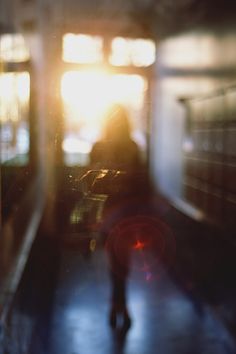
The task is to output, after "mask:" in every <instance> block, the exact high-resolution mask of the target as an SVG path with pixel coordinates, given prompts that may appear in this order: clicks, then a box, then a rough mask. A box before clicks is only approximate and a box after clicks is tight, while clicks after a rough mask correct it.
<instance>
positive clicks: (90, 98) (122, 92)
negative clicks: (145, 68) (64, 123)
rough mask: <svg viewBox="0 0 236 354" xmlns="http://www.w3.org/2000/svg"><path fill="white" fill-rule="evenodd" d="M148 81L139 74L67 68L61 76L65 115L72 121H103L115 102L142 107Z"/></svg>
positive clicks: (137, 107) (95, 122) (135, 107)
mask: <svg viewBox="0 0 236 354" xmlns="http://www.w3.org/2000/svg"><path fill="white" fill-rule="evenodd" d="M145 90H146V82H145V80H144V78H142V77H141V76H138V75H109V74H108V73H107V72H105V71H68V72H66V73H64V75H63V76H62V80H61V95H62V98H63V102H64V106H65V116H66V119H67V120H69V121H74V122H83V123H84V122H87V123H88V122H92V123H93V124H95V125H96V124H97V123H98V124H100V123H101V121H100V120H101V118H102V116H103V114H104V112H105V111H106V110H107V108H108V107H109V106H110V105H112V104H114V103H117V102H119V103H122V104H126V105H131V106H132V107H133V108H134V109H139V108H140V107H141V106H142V104H143V99H144V92H145Z"/></svg>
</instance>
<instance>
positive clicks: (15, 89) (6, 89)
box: [0, 72, 30, 165]
mask: <svg viewBox="0 0 236 354" xmlns="http://www.w3.org/2000/svg"><path fill="white" fill-rule="evenodd" d="M29 92H30V75H29V73H28V72H22V73H4V74H1V75H0V145H1V149H0V162H1V163H7V164H12V165H25V164H26V163H28V158H29V156H28V153H29V121H28V118H29V117H28V114H29Z"/></svg>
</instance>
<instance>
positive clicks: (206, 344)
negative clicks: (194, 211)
mask: <svg viewBox="0 0 236 354" xmlns="http://www.w3.org/2000/svg"><path fill="white" fill-rule="evenodd" d="M75 210H76V208H75ZM161 210H162V211H163V210H164V213H165V215H166V219H169V222H171V223H172V224H173V223H175V228H176V231H177V228H178V227H177V224H178V223H177V222H176V221H178V222H179V217H178V216H176V215H175V216H174V217H173V215H170V213H169V214H168V210H167V209H166V208H161ZM139 211H140V210H139ZM62 214H63V213H62ZM69 214H70V215H72V216H73V218H70V220H72V219H73V220H77V221H78V220H81V216H80V214H78V213H77V212H76V213H74V214H73V212H72V214H71V213H69ZM69 214H68V215H69ZM167 214H168V215H167ZM73 220H72V221H73ZM77 221H76V222H77ZM136 221H137V220H136ZM149 221H151V223H152V222H153V219H152V218H151V219H148V222H149ZM72 224H73V223H72ZM179 224H180V227H179V232H180V234H181V235H184V229H185V230H188V232H187V233H188V235H187V236H188V239H190V235H191V232H192V233H193V231H194V227H193V229H192V230H190V228H189V227H190V225H187V224H186V225H184V224H183V222H182V221H181V222H179ZM137 225H138V227H139V230H140V229H143V230H147V229H148V230H149V234H152V233H155V227H156V224H155V222H154V226H153V224H152V225H151V226H150V225H149V226H148V225H147V224H146V219H142V218H141V219H140V218H139V219H138V221H137V223H136V226H135V229H134V231H135V230H137ZM74 226H75V225H71V229H70V233H68V234H67V235H66V234H65V231H66V232H67V231H69V229H68V228H64V229H63V233H64V234H63V237H62V238H60V237H58V235H56V236H57V238H56V239H55V234H54V235H45V234H42V232H41V233H40V232H39V237H38V239H37V240H36V242H35V244H34V246H33V249H32V253H31V256H30V258H29V261H28V264H27V267H26V271H25V273H24V277H23V279H22V282H21V286H20V288H19V290H18V293H17V295H16V299H15V303H14V305H13V308H12V312H11V318H10V320H9V323H8V324H7V325H6V326H7V328H6V331H5V332H6V340H5V348H4V349H3V351H2V352H1V349H0V353H1V354H2V353H3V354H6V353H7V354H95V353H96V354H108V353H109V354H118V353H119V354H174V353H178V354H235V353H236V344H235V338H233V335H232V332H229V330H228V328H227V327H226V326H225V324H224V322H223V321H222V320H221V317H220V316H218V315H217V312H216V311H215V310H214V309H213V307H212V306H211V305H209V302H208V301H206V300H205V299H204V297H202V296H201V295H200V293H199V291H197V288H196V287H195V285H194V276H193V275H194V269H195V268H197V269H201V266H202V263H203V259H204V257H202V259H199V258H198V263H197V264H196V265H195V268H194V267H192V268H193V269H192V270H191V271H190V272H189V274H190V275H191V276H190V277H189V278H187V279H189V280H187V281H185V282H183V281H182V280H180V278H179V276H178V272H177V273H176V272H173V271H172V264H173V263H180V260H179V259H176V261H175V259H173V255H174V253H173V252H171V254H172V256H171V260H172V261H174V262H173V263H172V264H171V262H170V263H168V262H162V261H160V253H158V252H157V253H155V252H151V251H153V246H152V247H147V248H146V249H144V248H143V247H142V240H139V242H137V243H136V244H135V247H134V249H135V251H134V252H133V253H132V262H131V272H130V276H129V278H128V289H127V296H128V308H129V311H130V316H131V319H132V324H131V327H130V328H129V330H123V329H112V328H111V327H110V325H109V322H108V315H109V308H110V278H109V264H108V259H107V254H106V252H105V250H104V247H102V243H101V242H98V241H99V239H96V238H92V237H90V238H87V239H86V235H87V236H88V233H86V232H85V233H82V232H81V233H75V232H74V230H75V228H74ZM125 227H128V230H129V231H130V228H129V227H130V226H129V225H128V226H127V223H126V224H125ZM158 228H162V231H163V230H164V231H166V229H165V227H164V226H163V225H162V224H160V223H158ZM61 230H62V229H61ZM58 232H60V228H59V229H58ZM135 232H136V231H135ZM185 233H186V231H185ZM122 234H123V233H122ZM90 235H91V236H93V237H95V236H94V235H96V233H95V234H92V233H91V234H90ZM158 235H159V236H158V237H160V238H159V242H157V243H156V244H155V245H156V246H157V248H158V249H161V250H162V252H161V256H163V253H164V251H163V250H165V246H166V245H165V242H164V241H163V238H162V236H160V235H162V233H159V234H158ZM139 236H140V235H139ZM70 237H71V239H69V238H70ZM76 237H77V240H76V242H74V241H75V240H74V238H76ZM158 237H155V240H156V239H157V238H158ZM58 240H60V242H56V241H58ZM65 240H66V242H64V241H65ZM179 240H180V238H179ZM61 241H62V242H61ZM91 241H92V242H91ZM151 241H152V237H151V238H149V244H150V243H151ZM151 244H152V243H151ZM171 244H172V246H173V243H171V242H170V239H169V240H168V245H169V246H170V245H171ZM182 244H183V245H186V242H185V240H183V243H182ZM179 245H181V240H180V241H179V242H178V247H179ZM169 246H168V247H166V249H169ZM209 247H210V246H209ZM209 247H208V245H207V244H206V242H205V241H204V249H206V251H205V264H208V263H209V262H207V261H208V259H213V261H214V259H215V258H214V257H213V251H212V250H211V252H209V250H210V249H209ZM173 249H174V247H172V251H173ZM197 252H198V253H199V254H202V252H201V250H200V247H199V249H198V250H197V249H196V250H195V253H197ZM177 257H178V255H177ZM163 259H165V260H166V257H164V258H163ZM213 261H212V262H213ZM191 262H192V263H194V262H193V261H192V260H191V259H190V258H189V259H188V260H187V264H191ZM163 264H165V265H163ZM211 265H212V263H211ZM174 267H175V266H174ZM204 267H205V266H204ZM202 269H203V271H202V273H204V269H205V268H203V267H202ZM209 269H211V267H210V266H209ZM187 270H188V269H187ZM174 274H175V275H174ZM187 274H188V272H187ZM218 278H219V277H218ZM182 279H183V278H182ZM203 279H204V277H203ZM209 279H210V277H209ZM222 284H223V283H222ZM222 284H221V288H223V285H222ZM208 285H209V282H208Z"/></svg>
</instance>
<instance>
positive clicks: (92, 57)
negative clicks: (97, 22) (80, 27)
mask: <svg viewBox="0 0 236 354" xmlns="http://www.w3.org/2000/svg"><path fill="white" fill-rule="evenodd" d="M62 59H63V60H64V61H65V62H69V63H80V64H85V63H86V64H89V63H90V64H91V63H96V62H100V61H102V59H103V39H102V38H101V37H99V36H90V35H86V34H73V33H67V34H65V35H64V36H63V48H62Z"/></svg>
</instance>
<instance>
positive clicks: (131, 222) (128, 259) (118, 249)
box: [106, 215, 175, 281]
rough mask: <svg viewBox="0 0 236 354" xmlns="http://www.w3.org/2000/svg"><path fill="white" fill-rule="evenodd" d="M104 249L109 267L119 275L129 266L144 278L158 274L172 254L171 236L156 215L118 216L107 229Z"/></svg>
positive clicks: (151, 277) (167, 263)
mask: <svg viewBox="0 0 236 354" xmlns="http://www.w3.org/2000/svg"><path fill="white" fill-rule="evenodd" d="M106 248H107V252H108V255H109V258H110V261H111V267H112V268H113V269H112V271H115V272H117V273H119V274H120V275H122V272H126V273H127V274H128V272H129V270H130V268H131V264H132V268H134V269H135V270H138V271H139V272H141V273H142V274H144V277H145V279H146V280H147V281H150V280H152V279H154V278H156V279H158V278H160V264H161V265H162V266H163V267H164V268H165V269H166V268H167V267H169V266H170V265H171V264H172V263H173V261H174V258H175V239H174V235H173V232H172V230H171V229H170V228H169V227H168V225H167V224H166V223H164V222H163V221H162V220H160V219H159V218H156V217H149V216H146V215H138V216H137V215H136V216H131V217H127V218H123V219H122V220H120V221H119V222H118V223H117V224H116V225H115V226H113V227H112V229H111V230H110V232H109V235H108V238H107V243H106Z"/></svg>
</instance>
